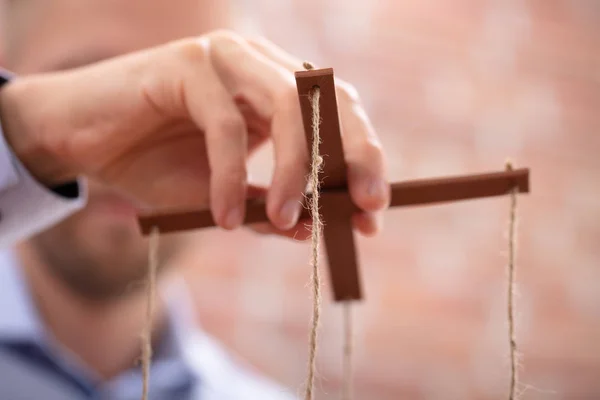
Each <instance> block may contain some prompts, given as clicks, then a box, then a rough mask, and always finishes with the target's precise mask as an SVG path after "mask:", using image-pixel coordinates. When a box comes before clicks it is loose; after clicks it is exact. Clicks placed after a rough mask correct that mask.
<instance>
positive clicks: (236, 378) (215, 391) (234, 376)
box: [185, 332, 298, 400]
mask: <svg viewBox="0 0 600 400" xmlns="http://www.w3.org/2000/svg"><path fill="white" fill-rule="evenodd" d="M185 352H186V357H187V358H188V361H189V362H190V363H191V366H192V368H193V369H194V371H195V373H197V374H198V378H199V381H200V385H199V388H200V393H198V398H199V399H200V398H201V399H203V400H230V399H231V400H234V399H236V400H237V399H244V400H254V399H257V400H258V399H260V400H298V396H296V395H295V394H294V392H293V391H292V390H291V389H288V388H285V387H283V386H282V385H280V384H278V383H276V382H274V381H273V380H271V379H269V378H267V377H265V376H264V375H262V374H260V373H258V372H257V371H256V370H254V369H253V368H252V367H251V366H249V365H247V364H246V363H245V362H243V361H242V360H240V359H238V358H237V357H235V356H234V355H233V354H231V353H229V352H228V351H227V350H225V348H224V347H223V346H222V345H221V344H220V343H219V342H218V341H217V340H215V339H214V338H212V337H210V336H208V335H205V334H203V333H200V332H199V333H198V334H196V335H193V338H191V340H189V341H188V342H187V344H186V349H185Z"/></svg>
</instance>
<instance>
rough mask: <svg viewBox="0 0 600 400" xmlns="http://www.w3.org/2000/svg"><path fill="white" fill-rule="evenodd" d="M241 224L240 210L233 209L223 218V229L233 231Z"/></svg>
mask: <svg viewBox="0 0 600 400" xmlns="http://www.w3.org/2000/svg"><path fill="white" fill-rule="evenodd" d="M241 223H242V209H241V208H239V207H238V208H234V209H232V210H230V211H229V213H227V216H226V217H225V228H229V229H233V228H235V227H237V226H238V225H239V224H241Z"/></svg>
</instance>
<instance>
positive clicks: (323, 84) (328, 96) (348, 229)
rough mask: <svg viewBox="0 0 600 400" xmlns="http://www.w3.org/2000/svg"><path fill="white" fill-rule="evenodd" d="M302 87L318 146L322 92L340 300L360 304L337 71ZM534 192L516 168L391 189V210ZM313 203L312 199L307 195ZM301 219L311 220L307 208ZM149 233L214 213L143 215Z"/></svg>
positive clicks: (305, 75) (198, 224)
mask: <svg viewBox="0 0 600 400" xmlns="http://www.w3.org/2000/svg"><path fill="white" fill-rule="evenodd" d="M296 84H297V87H298V96H299V100H300V106H301V110H302V117H303V123H304V130H305V133H306V137H307V143H308V146H309V154H311V151H310V148H311V145H312V108H311V104H310V100H309V95H310V92H311V90H313V88H314V87H315V86H317V87H319V89H320V112H321V125H320V136H321V145H320V150H319V152H320V154H321V155H322V156H323V168H322V171H321V176H320V179H321V182H322V184H321V189H320V202H321V210H322V212H321V215H322V220H323V221H324V228H323V229H324V230H323V235H324V242H325V248H326V253H327V261H328V265H329V272H330V278H331V282H332V286H333V293H334V299H335V300H336V301H344V300H360V299H361V298H362V293H361V292H362V291H361V286H360V276H359V268H358V256H357V252H356V247H355V242H354V237H353V230H352V225H351V224H352V222H351V216H352V214H353V213H355V212H357V211H359V209H358V208H357V207H356V206H355V205H354V204H353V202H352V200H351V198H350V194H349V192H348V188H347V183H346V164H345V162H344V157H343V152H342V141H341V134H340V123H339V117H338V112H337V100H336V94H335V84H334V76H333V70H332V69H331V68H327V69H320V70H311V71H300V72H296ZM515 188H516V189H517V191H518V192H520V193H528V192H529V170H528V169H526V168H524V169H515V170H508V171H498V172H491V173H482V174H474V175H462V176H454V177H441V178H433V179H417V180H411V181H404V182H396V183H392V184H391V193H392V199H391V203H390V206H391V207H403V206H419V205H427V204H438V203H444V202H453V201H460V200H468V199H475V198H484V197H492V196H502V195H507V194H509V193H510V192H511V190H513V189H515ZM307 197H308V198H310V194H309V195H308V196H307ZM300 218H301V219H308V218H310V212H309V210H308V209H307V208H306V207H303V211H302V214H301V216H300ZM258 222H268V217H267V214H266V208H265V200H264V199H255V200H248V201H247V202H246V216H245V220H244V223H245V224H252V223H258ZM139 224H140V227H141V230H142V233H143V234H149V233H150V231H151V230H152V228H153V227H157V228H158V230H159V232H161V233H169V232H177V231H183V230H191V229H200V228H207V227H212V226H215V225H216V224H215V222H214V220H213V218H212V213H211V211H210V210H208V209H207V210H200V211H198V210H172V212H170V211H162V212H160V213H154V214H144V215H140V216H139Z"/></svg>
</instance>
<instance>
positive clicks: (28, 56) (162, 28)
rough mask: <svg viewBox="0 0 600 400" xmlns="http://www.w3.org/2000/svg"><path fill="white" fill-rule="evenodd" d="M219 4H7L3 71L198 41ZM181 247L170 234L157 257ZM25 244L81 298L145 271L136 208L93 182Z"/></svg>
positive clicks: (150, 0) (39, 0)
mask: <svg viewBox="0 0 600 400" xmlns="http://www.w3.org/2000/svg"><path fill="white" fill-rule="evenodd" d="M225 3H226V1H223V0H127V1H122V0H95V1H94V0H92V1H85V2H82V1H81V0H52V1H46V0H28V1H15V2H11V5H10V6H9V10H8V12H7V17H8V18H7V20H8V25H9V27H8V43H7V52H6V54H7V55H6V61H7V66H8V68H10V69H12V70H14V71H15V72H17V73H19V74H29V73H36V72H44V71H49V70H60V69H66V68H71V67H76V66H79V65H83V64H87V63H91V62H95V61H99V60H101V59H103V58H107V57H112V56H117V55H120V54H123V53H126V52H130V51H135V50H139V49H142V48H145V47H149V46H154V45H158V44H161V43H164V42H166V41H170V40H174V39H178V38H181V37H185V36H192V35H199V34H202V33H205V32H207V31H209V30H212V29H217V28H222V27H226V20H225V16H226V10H225ZM82 89H85V88H82ZM82 93H85V90H82ZM57 95H60V94H59V93H57ZM84 95H85V94H84ZM179 241H180V240H179V239H178V237H177V236H176V235H169V236H163V237H161V240H160V242H161V249H160V254H161V255H162V256H163V257H169V256H170V255H172V254H173V253H174V252H175V251H176V250H177V248H178V247H179V245H180V243H179ZM31 243H32V245H33V246H34V247H35V248H36V250H38V252H39V254H40V256H41V257H42V260H43V261H44V262H45V265H46V267H47V268H48V269H49V272H50V273H52V274H54V275H55V276H58V277H59V278H60V279H61V280H62V281H64V282H65V283H66V284H67V285H68V286H69V287H70V288H72V289H73V290H74V291H76V292H77V293H79V294H81V295H82V296H85V297H89V298H93V299H95V300H103V299H111V298H114V297H117V296H121V295H124V294H127V293H131V292H132V291H135V290H136V288H139V287H141V285H139V283H140V281H141V280H142V279H143V278H144V276H145V272H146V269H147V257H148V241H147V239H146V238H144V237H142V236H141V234H140V233H139V229H138V226H137V221H136V209H135V207H134V206H133V205H132V204H131V203H129V202H128V201H127V200H126V199H125V198H123V197H122V196H120V195H119V193H115V192H113V191H111V190H109V189H108V188H106V187H103V186H102V185H100V184H99V183H97V182H89V202H88V205H87V206H86V208H85V209H84V210H82V211H80V212H79V213H77V214H75V215H73V216H72V217H70V218H68V219H67V220H65V221H63V222H62V223H60V224H59V225H57V226H55V227H53V228H51V229H49V230H47V231H45V232H43V233H41V234H40V235H38V236H36V237H34V238H33V239H32V240H31ZM163 261H165V260H164V259H163ZM163 265H164V263H163Z"/></svg>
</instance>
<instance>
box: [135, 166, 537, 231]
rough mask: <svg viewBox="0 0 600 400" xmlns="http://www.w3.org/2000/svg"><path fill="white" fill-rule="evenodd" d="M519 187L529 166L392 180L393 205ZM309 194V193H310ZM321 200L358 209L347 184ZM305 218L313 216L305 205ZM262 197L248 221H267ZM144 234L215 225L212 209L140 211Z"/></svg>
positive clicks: (524, 189) (249, 207)
mask: <svg viewBox="0 0 600 400" xmlns="http://www.w3.org/2000/svg"><path fill="white" fill-rule="evenodd" d="M513 187H517V188H518V191H519V192H520V193H529V169H527V168H523V169H516V170H514V171H500V172H492V173H484V174H475V175H462V176H454V177H443V178H433V179H417V180H411V181H406V182H397V183H393V184H392V201H391V207H406V206H419V205H429V204H437V203H444V202H452V201H460V200H469V199H476V198H484V197H493V196H503V195H506V194H508V193H510V191H511V189H512V188H513ZM308 197H310V194H309V195H308ZM321 200H322V201H329V202H331V203H333V204H337V206H338V207H343V208H346V207H347V208H348V209H349V210H351V211H353V212H355V211H359V209H358V207H356V206H355V205H354V204H353V203H352V201H351V199H350V197H349V195H348V192H347V189H346V188H345V187H342V188H337V189H336V188H329V189H322V190H321ZM303 210H304V211H303V212H302V214H301V218H302V219H308V218H309V217H310V215H309V211H308V210H307V209H306V208H304V209H303ZM268 220H269V219H268V217H267V213H266V209H265V202H264V200H263V199H253V200H248V201H247V202H246V218H245V221H244V223H245V224H253V223H259V222H268ZM138 221H139V224H140V228H141V230H142V233H143V234H144V235H147V234H149V233H150V230H151V229H152V227H153V226H156V227H157V228H158V229H159V230H160V232H161V233H169V232H178V231H184V230H190V229H201V228H209V227H213V226H215V225H216V224H215V222H214V220H213V218H212V214H211V212H210V210H208V209H207V210H200V211H197V210H187V211H185V210H172V211H163V212H159V213H150V214H141V215H140V216H139V218H138Z"/></svg>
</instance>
